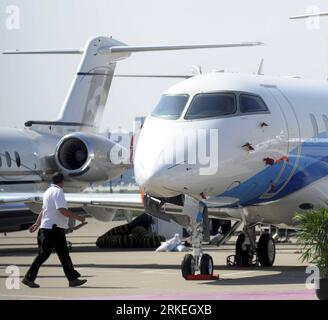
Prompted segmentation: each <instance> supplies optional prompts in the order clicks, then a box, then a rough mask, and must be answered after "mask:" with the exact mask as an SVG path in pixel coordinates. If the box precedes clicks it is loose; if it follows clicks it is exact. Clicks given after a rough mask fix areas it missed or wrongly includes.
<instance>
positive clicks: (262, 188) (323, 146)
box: [221, 133, 328, 206]
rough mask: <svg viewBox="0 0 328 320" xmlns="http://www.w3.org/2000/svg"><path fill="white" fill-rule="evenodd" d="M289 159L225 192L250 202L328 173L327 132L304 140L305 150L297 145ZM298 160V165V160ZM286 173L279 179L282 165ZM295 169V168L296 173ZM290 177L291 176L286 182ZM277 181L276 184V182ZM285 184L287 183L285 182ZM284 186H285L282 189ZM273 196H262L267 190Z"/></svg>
mask: <svg viewBox="0 0 328 320" xmlns="http://www.w3.org/2000/svg"><path fill="white" fill-rule="evenodd" d="M288 158H289V162H288V163H285V162H281V163H279V164H278V163H276V164H274V165H272V166H269V167H266V168H265V169H264V170H262V171H260V172H259V173H257V174H256V175H254V176H253V177H251V178H249V179H247V180H246V181H244V182H242V183H241V184H240V185H239V186H238V187H235V188H233V189H231V190H229V191H226V192H224V193H223V194H221V196H225V197H235V198H239V199H240V202H239V203H240V205H242V206H247V205H252V204H257V203H262V202H267V201H274V200H278V199H281V198H283V197H285V196H287V195H290V194H291V193H294V192H296V191H298V190H300V189H302V188H304V187H306V186H308V185H310V184H311V183H313V182H315V181H317V180H319V179H321V178H323V177H325V176H327V175H328V139H327V134H326V133H322V134H320V136H319V138H312V139H308V140H306V141H305V142H304V143H302V146H301V154H300V155H297V149H294V150H292V151H291V152H290V154H289V155H288ZM297 160H298V163H297V165H296V168H294V167H295V162H296V161H297ZM284 165H285V166H286V168H285V170H284V173H283V174H282V176H281V177H280V178H279V180H278V181H275V180H276V178H277V176H278V174H279V172H280V170H281V169H282V166H284ZM292 170H295V172H294V173H293V175H292V177H291V176H290V175H291V173H292ZM287 179H290V180H289V181H288V183H287V184H286V181H287ZM274 181H275V182H276V183H275V185H273V182H274ZM284 184H286V185H285V186H284ZM280 189H281V190H280ZM270 193H271V194H272V196H271V197H270V196H267V197H262V198H261V196H263V194H270Z"/></svg>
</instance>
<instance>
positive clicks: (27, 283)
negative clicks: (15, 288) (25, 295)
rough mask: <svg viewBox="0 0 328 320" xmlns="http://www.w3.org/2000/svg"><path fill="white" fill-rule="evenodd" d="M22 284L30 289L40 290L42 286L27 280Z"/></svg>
mask: <svg viewBox="0 0 328 320" xmlns="http://www.w3.org/2000/svg"><path fill="white" fill-rule="evenodd" d="M22 283H23V284H25V285H26V286H28V287H30V288H40V286H39V285H38V284H37V283H35V282H34V281H32V280H28V279H25V278H24V279H23V280H22Z"/></svg>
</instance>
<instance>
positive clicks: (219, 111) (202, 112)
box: [185, 93, 237, 120]
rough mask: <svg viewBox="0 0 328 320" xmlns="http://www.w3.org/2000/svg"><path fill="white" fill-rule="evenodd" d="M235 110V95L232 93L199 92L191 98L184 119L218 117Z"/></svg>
mask: <svg viewBox="0 0 328 320" xmlns="http://www.w3.org/2000/svg"><path fill="white" fill-rule="evenodd" d="M236 111H237V106H236V97H235V95H234V94H233V93H201V94H198V95H196V96H195V97H194V99H193V100H192V102H191V105H190V107H189V109H188V111H187V113H186V115H185V119H187V120H192V119H201V118H213V117H220V116H226V115H230V114H233V113H235V112H236Z"/></svg>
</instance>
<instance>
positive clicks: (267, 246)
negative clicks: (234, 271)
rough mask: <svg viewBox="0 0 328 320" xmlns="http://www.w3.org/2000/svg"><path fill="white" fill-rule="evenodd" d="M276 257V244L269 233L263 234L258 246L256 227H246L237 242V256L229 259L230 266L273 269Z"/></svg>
mask: <svg viewBox="0 0 328 320" xmlns="http://www.w3.org/2000/svg"><path fill="white" fill-rule="evenodd" d="M275 257H276V244H275V241H274V239H273V238H272V237H271V235H270V234H269V233H263V234H262V235H261V236H260V239H259V241H258V243H257V245H256V234H255V225H253V226H245V227H244V231H243V233H241V234H240V235H239V236H238V238H237V242H236V251H235V255H233V256H229V257H228V258H227V265H228V266H239V267H249V266H261V267H271V266H272V265H273V264H274V261H275Z"/></svg>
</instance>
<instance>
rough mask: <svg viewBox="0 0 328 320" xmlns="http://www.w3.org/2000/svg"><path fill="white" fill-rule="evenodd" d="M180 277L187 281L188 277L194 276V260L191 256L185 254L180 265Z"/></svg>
mask: <svg viewBox="0 0 328 320" xmlns="http://www.w3.org/2000/svg"><path fill="white" fill-rule="evenodd" d="M181 272H182V276H183V277H184V278H185V279H187V277H188V276H190V275H193V274H195V259H194V257H193V256H192V255H191V254H186V255H185V256H184V258H183V260H182V263H181Z"/></svg>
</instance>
